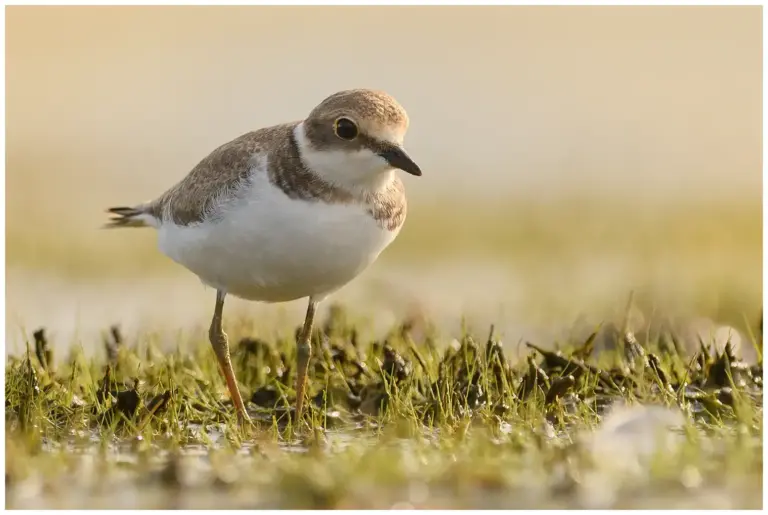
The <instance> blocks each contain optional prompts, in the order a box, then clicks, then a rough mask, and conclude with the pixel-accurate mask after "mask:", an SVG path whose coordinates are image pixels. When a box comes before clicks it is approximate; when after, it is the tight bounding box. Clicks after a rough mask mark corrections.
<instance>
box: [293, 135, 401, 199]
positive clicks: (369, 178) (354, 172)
mask: <svg viewBox="0 0 768 515" xmlns="http://www.w3.org/2000/svg"><path fill="white" fill-rule="evenodd" d="M293 134H294V137H295V138H296V144H297V145H298V147H299V153H300V155H301V160H302V161H303V162H304V165H305V166H306V167H307V168H308V169H309V170H311V171H312V172H314V173H316V174H317V175H318V176H319V177H321V178H322V179H323V180H324V181H326V182H328V183H330V184H333V185H335V186H338V187H341V188H344V189H346V190H347V191H349V192H352V193H355V192H357V193H363V194H364V193H370V192H375V191H379V190H381V189H383V188H385V187H386V186H387V185H388V184H389V183H390V182H391V181H392V180H393V179H394V178H395V170H394V168H392V167H391V166H390V165H389V163H387V162H386V160H384V158H382V157H381V156H378V155H376V154H374V153H373V152H371V151H370V150H367V149H364V150H358V151H355V152H347V151H345V150H317V149H315V148H314V147H313V146H312V144H311V143H310V142H309V140H308V139H307V135H306V132H305V131H304V123H303V122H302V123H299V124H298V125H297V126H296V128H295V129H294V130H293Z"/></svg>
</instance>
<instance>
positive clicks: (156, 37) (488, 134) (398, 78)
mask: <svg viewBox="0 0 768 515" xmlns="http://www.w3.org/2000/svg"><path fill="white" fill-rule="evenodd" d="M761 42H762V25H761V9H760V7H759V6H755V7H431V8H427V7H19V6H15V7H7V8H6V95H7V96H6V150H7V154H6V252H7V254H6V263H7V265H6V267H7V268H6V274H7V286H6V322H7V324H6V336H7V338H6V341H7V345H6V352H18V351H19V350H20V349H22V348H23V342H24V335H25V334H27V335H28V334H30V333H31V331H33V330H34V329H36V328H37V327H39V326H46V327H47V328H48V330H49V332H50V334H52V339H53V340H54V341H55V342H56V343H57V344H62V345H67V346H68V345H69V344H70V343H72V342H73V341H74V342H77V343H81V344H82V345H83V347H85V348H89V347H93V346H94V345H96V346H100V342H99V340H98V338H96V337H95V335H97V334H98V332H99V331H102V330H103V329H105V328H106V327H107V326H108V325H109V324H112V323H120V324H121V326H122V327H123V329H124V331H125V332H126V333H128V334H130V333H131V332H137V331H139V332H145V333H147V332H151V333H153V334H158V335H161V334H168V335H174V336H178V335H179V334H180V333H185V332H194V331H198V330H199V329H200V328H203V327H207V325H208V324H209V319H210V314H211V309H212V306H213V299H214V295H213V292H212V291H211V290H210V289H205V288H204V287H203V286H202V285H201V284H200V283H199V281H198V280H197V279H196V278H195V277H194V276H193V275H191V274H190V273H189V272H187V271H185V270H183V269H181V268H180V267H178V266H177V265H175V264H173V263H172V262H170V260H168V259H166V258H164V257H163V256H162V255H161V254H160V253H159V251H157V250H156V237H155V234H154V232H153V231H151V230H144V231H131V230H126V231H101V230H100V229H99V227H100V226H101V224H102V223H103V222H104V220H105V218H106V215H105V213H104V212H103V211H104V208H105V207H107V206H112V205H123V204H133V203H137V202H140V201H143V200H147V199H150V198H152V197H155V196H157V195H159V194H160V193H162V192H163V191H164V190H165V189H166V188H168V187H170V186H172V185H173V184H174V183H175V182H176V181H177V180H179V179H181V178H182V177H183V176H184V175H185V174H186V173H187V172H188V171H189V170H190V169H191V168H192V167H194V166H195V164H197V162H198V161H199V160H200V159H202V158H203V157H205V155H206V154H207V153H208V152H210V151H211V150H213V149H214V148H215V147H217V146H218V145H220V144H221V143H223V142H226V141H228V140H230V139H232V138H234V137H237V136H239V135H240V134H242V133H244V132H247V131H250V130H253V129H256V128H259V127H262V126H266V125H271V124H275V123H280V122H285V121H291V120H297V119H301V118H303V117H304V116H305V115H306V114H307V113H308V112H309V111H310V109H311V108H312V107H313V106H314V105H316V104H317V103H319V102H320V101H321V100H322V99H323V98H324V97H326V96H327V95H329V94H331V93H333V92H335V91H338V90H341V89H349V88H356V87H370V88H376V89H383V90H386V91H387V92H389V93H390V94H392V95H393V96H395V98H397V99H398V100H399V101H400V103H401V104H403V106H404V107H405V108H406V109H407V111H408V113H409V115H410V118H411V126H410V130H409V133H408V135H407V138H406V147H407V148H408V150H409V153H410V154H411V155H412V156H413V157H414V158H415V160H416V161H417V162H418V163H419V164H420V166H421V167H422V169H423V170H424V175H423V177H421V178H413V177H410V176H408V177H405V178H404V181H405V183H406V188H407V191H408V193H409V201H410V202H409V214H408V221H407V223H406V225H405V228H404V229H403V231H402V233H401V236H400V237H399V239H398V240H397V241H396V243H395V244H394V245H393V246H392V247H390V249H388V250H387V251H386V252H385V253H384V254H383V256H382V258H381V259H380V261H379V262H377V263H376V264H375V265H374V266H373V267H372V268H371V269H369V270H368V271H367V272H366V273H365V274H364V275H363V276H361V277H360V278H359V279H358V280H356V281H355V282H353V283H351V284H350V285H348V286H347V287H346V288H345V289H344V290H342V291H340V292H339V293H338V294H337V295H336V296H335V299H336V300H338V301H340V302H343V303H345V304H347V305H349V306H351V307H352V308H353V309H354V310H355V311H356V312H357V313H358V314H359V315H360V316H361V317H364V318H365V319H366V320H369V321H370V327H371V330H372V331H374V332H375V331H377V330H380V328H381V327H386V326H387V325H388V324H389V323H391V322H392V321H394V320H395V319H398V318H400V317H402V316H405V315H410V314H420V315H423V316H425V317H428V318H429V319H431V320H433V321H434V322H435V323H436V324H437V325H438V327H439V328H440V329H441V330H442V331H444V332H447V333H449V334H454V335H455V334H458V331H459V329H460V327H461V324H462V317H464V320H463V321H464V322H465V323H467V324H469V325H470V326H472V327H474V328H476V329H477V330H478V331H481V332H482V334H486V331H487V326H488V324H490V323H491V322H494V323H495V324H496V327H497V330H499V331H500V332H501V333H502V334H503V336H504V339H505V341H507V342H508V343H509V344H511V345H515V344H516V343H517V342H518V341H520V340H521V339H529V340H531V341H535V342H538V343H543V344H551V343H552V342H553V341H555V340H556V339H561V338H565V337H566V336H567V335H568V334H573V332H574V331H579V330H582V331H583V330H584V328H585V327H590V328H591V327H592V324H596V323H599V322H601V321H609V320H618V319H619V318H620V317H621V316H622V314H623V311H624V309H625V305H626V301H627V296H628V295H629V292H630V291H634V292H635V299H636V301H637V307H636V311H635V312H634V314H633V320H634V323H636V324H637V330H642V328H643V327H648V326H649V323H650V322H651V321H654V320H655V321H662V320H665V321H671V322H670V323H674V324H678V325H680V324H682V325H683V326H686V327H695V328H699V329H701V328H704V329H701V330H711V329H714V328H716V327H718V326H720V325H723V324H727V325H730V326H733V327H734V328H736V329H738V330H739V331H741V333H742V335H744V336H746V335H747V334H748V333H749V331H756V330H757V324H758V317H759V313H760V310H761V308H762V306H761V299H762V268H761V263H762V254H761V252H762V239H761V238H762V236H761V234H762V231H761V227H762V224H761V219H762V216H761V214H762V213H761V201H762V147H761V142H762V137H763V135H762V97H761V93H762V83H761V77H762V54H761V48H762V45H761ZM326 308H327V306H326ZM303 310H304V303H303V302H296V303H289V304H284V305H273V306H264V305H258V304H248V303H244V302H236V301H228V304H227V310H226V314H227V316H228V317H229V318H230V319H232V318H235V317H240V318H241V319H243V320H247V321H249V324H250V327H252V331H253V332H255V333H262V334H264V333H268V332H271V331H282V330H286V328H288V330H292V328H293V327H294V326H295V325H296V324H297V323H298V322H299V321H300V320H301V316H302V312H303ZM697 324H698V325H697Z"/></svg>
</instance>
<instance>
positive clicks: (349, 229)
mask: <svg viewBox="0 0 768 515" xmlns="http://www.w3.org/2000/svg"><path fill="white" fill-rule="evenodd" d="M398 232H399V228H398V229H397V230H395V231H389V230H387V229H386V228H382V227H380V226H379V225H378V224H377V223H376V221H375V220H374V219H373V218H372V217H371V216H370V215H369V214H368V213H366V209H365V207H364V206H362V205H358V204H350V205H340V204H339V205H330V204H325V203H322V202H307V201H304V200H294V199H290V198H288V197H287V196H286V195H285V194H284V193H283V192H282V191H280V190H279V189H277V188H276V187H274V186H272V185H271V184H270V183H269V181H268V178H267V175H266V174H265V173H257V174H256V176H255V177H254V179H253V183H252V187H251V189H250V191H249V192H248V194H246V195H245V196H244V198H242V199H240V200H238V201H236V202H235V203H232V204H231V205H230V206H227V207H226V208H225V211H224V212H223V214H222V216H221V217H219V219H218V220H216V221H210V222H205V223H202V224H196V225H191V226H186V227H185V226H178V225H175V224H172V223H165V224H163V225H162V226H161V227H160V229H159V246H160V250H161V251H162V252H163V253H164V254H165V255H167V256H168V257H170V258H171V259H173V260H174V261H176V262H177V263H180V264H181V265H183V266H185V267H186V268H188V269H189V270H190V271H192V272H193V273H195V274H196V275H197V276H199V277H200V279H201V280H202V281H203V282H204V283H205V284H208V285H209V286H211V287H213V288H217V289H220V290H224V291H226V292H227V293H229V294H232V295H235V296H237V297H241V298H244V299H248V300H259V301H266V302H283V301H289V300H295V299H299V298H302V297H310V296H312V297H315V298H317V299H321V298H322V297H325V296H326V295H327V294H329V293H331V292H333V291H335V290H337V289H339V288H341V287H342V286H344V285H345V284H346V283H347V282H349V281H350V280H352V279H353V278H354V277H355V276H357V275H358V274H359V273H360V272H362V271H363V270H364V269H365V268H366V267H367V266H368V265H370V264H371V263H373V261H375V260H376V258H377V257H378V256H379V254H380V253H381V251H382V250H384V249H385V248H386V247H387V245H389V244H390V243H391V242H392V240H394V239H395V237H396V236H397V233H398Z"/></svg>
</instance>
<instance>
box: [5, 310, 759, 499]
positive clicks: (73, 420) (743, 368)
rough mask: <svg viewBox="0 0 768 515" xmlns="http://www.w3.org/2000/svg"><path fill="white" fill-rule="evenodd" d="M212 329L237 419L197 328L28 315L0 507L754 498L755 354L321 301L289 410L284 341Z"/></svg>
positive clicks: (290, 369) (290, 344) (12, 383)
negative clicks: (301, 414) (60, 335)
mask: <svg viewBox="0 0 768 515" xmlns="http://www.w3.org/2000/svg"><path fill="white" fill-rule="evenodd" d="M227 329H228V331H229V333H230V342H231V348H232V355H233V362H234V365H235V369H236V374H237V377H238V379H239V381H240V385H241V390H242V391H243V394H244V396H245V397H246V398H248V399H251V400H252V401H256V402H251V403H250V404H249V411H250V413H251V416H252V418H253V420H254V425H253V426H252V427H250V428H246V429H243V428H240V427H238V425H237V423H236V417H235V416H234V410H233V407H232V404H231V402H230V401H229V400H228V395H227V393H226V387H225V383H224V381H223V378H222V377H221V375H220V374H219V372H218V370H217V367H216V361H215V358H214V356H213V353H212V351H211V349H210V346H209V344H208V343H207V342H206V341H204V340H195V339H190V340H185V341H179V342H178V344H177V347H176V348H175V349H165V350H164V349H161V348H160V345H159V343H158V342H157V341H155V340H153V338H152V335H142V336H140V337H139V338H138V339H137V340H136V341H129V342H123V341H122V340H121V339H120V338H119V337H118V339H117V340H116V339H115V337H114V335H113V336H111V337H110V338H108V339H107V340H106V341H105V345H106V348H107V349H108V352H106V353H99V355H97V356H86V355H84V353H83V352H82V351H81V350H80V348H79V347H78V346H72V348H71V349H70V351H69V353H68V354H66V355H60V356H53V355H51V354H47V350H46V349H47V342H45V334H44V333H38V335H37V337H36V341H34V342H30V343H29V351H28V352H27V353H26V354H24V355H19V356H15V357H11V358H9V359H8V360H7V364H6V373H5V379H6V392H5V393H6V487H7V490H6V505H7V507H9V508H14V507H16V508H20V507H67V508H97V507H102V508H126V507H142V508H148V507H152V508H184V507H187V508H234V507H238V508H248V507H250V508H254V507H260V508H264V507H279V508H389V507H392V506H400V507H409V506H413V507H417V508H557V507H588V508H589V507H591V508H602V507H614V508H629V507H638V508H663V507H687V508H708V507H724V508H728V507H732V508H759V507H761V502H762V501H761V499H762V491H761V488H762V487H761V485H762V361H761V360H760V362H759V363H758V364H754V365H747V364H745V363H742V362H741V361H740V360H739V358H738V356H736V355H734V354H733V353H732V352H731V351H730V349H727V350H726V351H725V352H722V353H717V352H712V351H711V350H707V348H706V347H701V348H700V349H699V350H697V351H696V352H694V353H688V352H685V351H682V350H680V349H678V348H677V347H676V346H675V345H674V339H673V338H667V337H658V336H654V337H646V336H645V335H642V334H637V335H633V334H632V333H629V334H627V335H624V336H622V335H621V333H620V332H619V333H617V336H616V338H614V340H612V341H608V342H605V341H598V339H597V338H589V339H587V340H586V341H572V342H560V343H559V347H560V350H559V351H557V352H554V351H547V350H545V349H552V348H554V343H555V342H534V343H535V344H538V346H540V349H539V350H536V349H535V348H533V347H531V348H529V349H528V350H529V351H530V353H529V354H528V356H527V358H524V359H521V360H517V361H514V360H511V359H510V358H509V357H508V356H507V355H506V353H507V352H509V347H508V346H507V347H505V346H504V345H502V344H500V342H498V340H497V336H496V335H494V334H493V331H492V329H491V330H490V331H488V333H485V334H465V335H464V336H463V337H462V338H461V339H460V341H450V340H447V339H446V338H444V337H442V336H440V335H439V333H437V332H434V331H426V332H419V334H422V335H423V336H419V337H418V340H416V341H414V336H413V335H414V334H417V332H416V331H412V330H411V326H410V322H408V321H403V323H401V324H398V325H396V326H395V327H392V329H391V331H390V332H389V335H388V336H387V337H386V338H383V339H381V340H379V341H363V340H362V339H361V338H360V337H359V336H357V327H356V325H355V323H353V322H350V321H348V320H347V318H346V314H345V312H344V311H343V310H341V309H334V310H332V311H331V315H330V316H329V317H328V318H327V319H326V320H324V321H321V323H320V324H319V327H318V329H317V331H316V333H315V334H314V336H313V349H314V351H313V359H312V363H311V366H310V374H311V375H310V378H311V386H310V392H309V394H310V396H311V398H312V401H311V402H309V405H310V406H311V410H310V411H309V413H308V414H307V420H306V422H307V425H306V426H305V427H303V428H300V427H299V426H298V425H297V424H295V423H294V422H293V421H292V420H291V416H290V414H291V407H292V405H293V402H294V400H295V399H294V390H293V382H294V379H295V370H294V369H295V367H294V365H293V364H294V360H295V344H294V341H293V340H292V339H291V338H287V339H284V340H274V341H264V340H256V339H249V338H248V336H249V335H248V334H247V331H248V329H247V326H245V325H238V324H229V325H228V326H227ZM489 333H490V335H489ZM756 338H757V337H756ZM759 338H761V336H759ZM118 340H120V343H117V342H118ZM751 343H752V344H754V345H755V346H756V347H757V348H761V347H760V346H761V341H758V340H755V341H753V342H751ZM48 352H50V350H48ZM104 354H106V355H107V356H111V357H109V358H105V357H103V355H104ZM100 356H101V357H100ZM621 404H625V405H626V406H627V407H624V408H621V407H620V405H621ZM617 406H618V407H617ZM642 406H654V407H656V408H657V409H658V411H648V412H645V411H642ZM622 410H624V411H622ZM617 420H625V421H629V420H635V421H636V422H637V421H640V422H637V423H646V422H647V424H648V425H647V427H646V426H643V427H645V429H642V430H640V431H638V432H637V433H634V434H632V433H625V432H621V431H619V430H617V429H616V428H615V427H613V428H612V424H614V423H615V421H617ZM654 420H656V422H655V423H653V421H654ZM667 426H669V427H667ZM309 428H311V429H309ZM659 429H661V431H658V430H659ZM648 441H650V444H651V445H650V449H649V450H647V452H646V451H644V450H643V448H644V445H646V444H647V443H648ZM643 442H645V443H643Z"/></svg>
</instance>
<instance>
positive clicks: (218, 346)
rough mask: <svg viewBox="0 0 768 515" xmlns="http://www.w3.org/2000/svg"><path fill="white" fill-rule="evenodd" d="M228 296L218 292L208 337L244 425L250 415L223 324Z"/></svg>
mask: <svg viewBox="0 0 768 515" xmlns="http://www.w3.org/2000/svg"><path fill="white" fill-rule="evenodd" d="M226 295H227V294H226V293H225V292H223V291H221V290H217V291H216V308H215V309H214V311H213V320H211V328H210V329H209V330H208V337H209V338H210V340H211V345H212V346H213V352H214V353H216V358H217V359H218V360H219V366H220V367H221V372H222V373H223V374H224V378H225V379H226V380H227V388H228V389H229V395H230V397H232V401H233V402H234V403H235V408H236V409H237V420H238V422H239V423H240V424H243V423H244V422H246V421H248V420H250V419H249V417H248V413H246V412H245V405H244V404H243V398H242V397H240V390H239V389H238V387H237V381H236V380H235V371H234V370H233V369H232V361H231V360H230V359H229V341H228V340H227V335H226V333H225V332H224V329H223V328H222V323H221V319H222V312H223V311H224V297H225V296H226Z"/></svg>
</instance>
